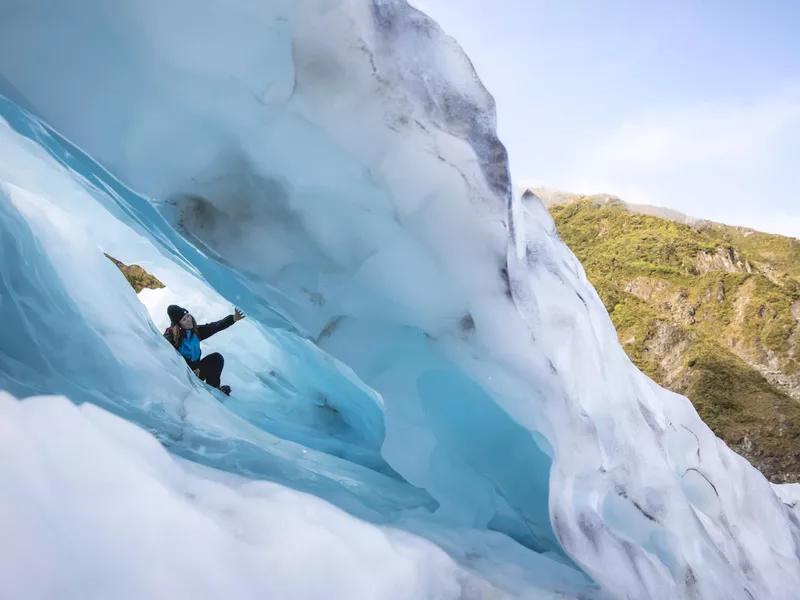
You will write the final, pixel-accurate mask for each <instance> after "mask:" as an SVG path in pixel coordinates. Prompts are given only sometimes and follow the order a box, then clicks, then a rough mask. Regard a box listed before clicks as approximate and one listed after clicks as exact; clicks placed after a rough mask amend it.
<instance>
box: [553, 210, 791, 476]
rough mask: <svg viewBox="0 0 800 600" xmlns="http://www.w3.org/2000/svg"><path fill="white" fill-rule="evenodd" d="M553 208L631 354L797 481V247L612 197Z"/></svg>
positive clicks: (751, 454)
mask: <svg viewBox="0 0 800 600" xmlns="http://www.w3.org/2000/svg"><path fill="white" fill-rule="evenodd" d="M546 203H547V204H548V205H549V210H550V212H551V214H552V215H553V218H554V219H555V222H556V226H557V228H558V231H559V233H560V234H561V236H562V238H563V239H564V241H565V242H566V243H567V245H568V246H569V247H570V248H571V249H572V251H573V252H574V253H575V254H576V255H577V256H578V258H579V259H580V260H581V262H582V263H583V265H584V268H585V269H586V272H587V275H588V277H589V279H590V280H591V282H592V283H593V284H594V286H595V288H596V289H597V292H598V294H599V295H600V297H601V298H602V300H603V303H604V304H605V306H606V308H607V309H608V312H609V314H610V315H611V319H612V320H613V322H614V325H615V326H616V328H617V333H618V335H619V339H620V342H621V343H622V345H623V347H624V348H625V351H626V352H627V353H628V356H629V357H630V358H631V360H632V361H633V362H634V363H635V364H636V365H637V366H638V367H639V368H640V369H642V370H643V371H644V372H645V373H647V374H648V375H649V376H650V377H652V378H653V379H654V380H655V381H657V382H658V383H660V384H661V385H663V386H665V387H667V388H669V389H671V390H673V391H675V392H678V393H681V394H685V395H687V396H688V397H689V398H690V399H691V400H692V402H693V403H694V405H695V407H696V408H697V411H698V412H699V413H700V416H701V417H702V418H703V419H704V420H705V421H706V423H708V425H709V426H710V427H711V428H712V429H713V430H714V432H715V433H716V434H717V435H718V436H719V437H721V438H722V439H723V440H725V442H726V443H727V444H728V445H729V446H730V447H731V448H733V449H735V450H736V451H737V452H739V453H740V454H742V455H743V456H744V457H746V458H747V459H748V460H749V461H750V462H751V463H752V464H753V465H754V466H756V467H757V468H759V469H760V470H761V471H762V472H763V473H764V474H765V475H766V476H767V477H768V478H769V479H770V480H772V481H773V482H796V481H800V364H799V363H798V358H799V357H798V350H799V344H798V342H800V327H799V326H798V325H799V323H800V283H799V282H800V242H798V240H795V239H791V238H787V237H782V236H778V235H769V234H764V233H759V232H755V231H752V230H748V229H744V228H739V227H731V226H727V225H721V224H716V223H710V222H707V221H691V220H688V219H683V218H682V219H681V221H682V222H675V221H673V220H670V219H668V218H660V217H656V216H652V214H649V215H648V214H636V213H635V212H632V211H633V210H636V209H635V208H634V209H631V208H629V206H628V205H626V204H625V203H623V202H621V201H620V200H618V199H616V198H613V197H609V196H569V195H566V194H562V195H561V197H560V198H559V199H558V200H556V201H553V200H552V199H551V200H550V201H549V202H546ZM636 212H640V211H638V210H636Z"/></svg>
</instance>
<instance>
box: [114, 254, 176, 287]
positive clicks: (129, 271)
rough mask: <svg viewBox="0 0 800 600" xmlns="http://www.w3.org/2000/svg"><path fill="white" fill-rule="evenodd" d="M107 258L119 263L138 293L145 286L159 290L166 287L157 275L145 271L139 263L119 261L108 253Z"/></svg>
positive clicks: (118, 266)
mask: <svg viewBox="0 0 800 600" xmlns="http://www.w3.org/2000/svg"><path fill="white" fill-rule="evenodd" d="M106 258H108V260H110V261H111V262H113V263H114V264H115V265H117V268H118V269H119V270H120V271H122V274H123V275H124V276H125V279H127V280H128V283H130V284H131V287H132V288H133V289H134V291H135V292H136V293H137V294H138V293H139V292H141V291H142V290H143V289H145V288H147V289H151V290H158V289H161V288H163V287H164V284H163V283H161V282H160V281H159V280H158V279H157V278H156V277H155V276H153V275H151V274H150V273H148V272H147V271H145V270H144V269H143V268H142V267H140V266H139V265H126V264H125V263H123V262H120V261H118V260H117V259H116V258H114V257H113V256H109V255H108V254H106Z"/></svg>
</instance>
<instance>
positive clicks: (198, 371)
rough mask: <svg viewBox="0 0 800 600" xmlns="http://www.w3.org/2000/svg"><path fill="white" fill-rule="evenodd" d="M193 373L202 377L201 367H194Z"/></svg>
mask: <svg viewBox="0 0 800 600" xmlns="http://www.w3.org/2000/svg"><path fill="white" fill-rule="evenodd" d="M192 373H194V374H195V375H197V376H198V377H200V369H192Z"/></svg>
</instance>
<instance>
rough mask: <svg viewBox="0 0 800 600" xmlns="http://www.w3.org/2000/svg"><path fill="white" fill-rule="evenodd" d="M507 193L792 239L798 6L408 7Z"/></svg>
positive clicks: (612, 1)
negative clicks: (499, 162) (600, 199)
mask: <svg viewBox="0 0 800 600" xmlns="http://www.w3.org/2000/svg"><path fill="white" fill-rule="evenodd" d="M412 3H413V4H415V5H417V6H419V7H420V8H421V9H423V10H425V11H426V12H428V14H430V15H431V16H433V17H434V18H435V19H436V20H437V21H438V22H439V23H440V25H441V26H442V27H443V28H444V29H445V30H446V31H447V32H448V33H450V34H451V35H453V36H454V37H455V38H456V39H457V40H458V41H459V42H460V43H461V45H462V46H463V47H464V49H465V50H466V51H467V54H469V56H470V58H471V59H472V61H473V63H474V64H475V67H476V68H477V70H478V73H479V75H480V76H481V79H482V80H483V82H484V83H485V85H486V87H487V88H488V89H489V91H491V92H492V94H493V95H494V97H495V99H496V100H497V104H498V114H499V127H500V136H501V138H502V140H503V141H504V142H505V144H506V146H507V147H508V149H509V153H510V156H511V166H512V172H513V175H514V177H515V179H516V180H517V181H518V182H520V183H540V184H544V185H548V186H551V187H556V188H560V189H566V190H569V191H577V192H608V193H613V194H617V195H619V196H621V197H622V198H624V199H626V200H630V201H632V202H644V203H649V204H656V205H659V206H668V207H671V208H676V209H678V210H681V211H683V212H686V213H688V214H691V215H694V216H697V217H704V218H710V219H714V220H718V221H723V222H727V223H732V224H741V225H748V226H751V227H755V228H758V229H763V230H768V231H774V232H779V233H785V234H790V235H795V236H797V237H800V0H786V1H778V0H764V1H755V0H752V1H742V0H729V1H722V0H694V1H688V0H686V1H684V0H670V1H668V0H662V1H660V2H656V1H654V2H649V1H641V0H624V1H623V0H607V1H598V0H594V1H592V0H584V1H579V0H493V1H492V2H488V1H487V0H457V1H456V0H414V1H413V2H412Z"/></svg>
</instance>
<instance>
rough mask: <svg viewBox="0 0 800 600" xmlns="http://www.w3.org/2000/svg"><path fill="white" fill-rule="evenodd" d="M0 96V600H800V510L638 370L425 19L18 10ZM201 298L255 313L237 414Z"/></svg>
mask: <svg viewBox="0 0 800 600" xmlns="http://www.w3.org/2000/svg"><path fill="white" fill-rule="evenodd" d="M0 93H1V94H2V98H0V116H1V117H2V119H3V121H2V123H0V157H1V158H2V160H0V268H1V269H2V276H0V319H2V324H3V334H2V336H0V389H3V390H6V391H7V394H6V395H4V396H3V397H2V398H0V415H2V417H0V428H2V431H0V434H1V435H0V449H1V450H2V456H1V457H0V458H2V461H0V464H2V467H0V478H2V481H0V506H2V507H4V509H3V510H2V511H0V520H2V521H3V529H4V530H7V531H9V532H10V534H9V536H7V537H6V538H5V539H9V540H12V542H11V543H9V542H6V541H4V545H3V549H2V555H1V557H2V559H3V560H0V576H1V577H2V580H3V581H4V582H8V586H7V587H6V589H7V590H10V591H3V592H0V594H2V593H9V594H11V595H10V596H9V597H36V598H40V597H41V598H45V597H64V596H67V597H69V596H70V595H71V596H76V597H77V596H80V597H87V596H88V597H91V596H92V594H94V595H95V597H100V596H103V595H105V596H104V597H108V596H109V595H114V596H115V597H131V598H133V597H142V595H152V596H165V597H166V596H170V597H209V598H213V597H222V596H228V595H232V596H234V597H245V598H246V597H264V595H265V594H266V595H267V596H268V597H287V598H289V597H292V598H295V597H296V598H317V597H322V596H326V597H341V598H352V597H364V598H495V597H529V598H565V597H566V598H570V597H571V598H597V599H600V598H620V599H623V598H636V599H639V598H664V599H673V598H702V599H717V598H719V599H723V598H724V599H739V598H741V599H743V600H747V599H750V598H759V599H760V598H778V599H782V598H787V599H788V598H793V597H795V595H796V590H797V589H800V546H798V544H800V523H799V522H798V517H797V515H796V513H795V512H793V509H792V506H791V505H792V504H793V502H792V501H791V498H792V495H793V494H794V490H792V489H788V488H782V489H780V490H778V492H779V494H780V498H779V496H778V495H776V493H775V492H774V491H773V489H772V488H771V486H770V485H769V483H768V482H767V481H766V480H765V479H764V478H763V477H762V476H761V475H760V474H759V473H758V472H757V471H756V470H755V469H753V468H752V467H751V466H750V465H749V464H748V463H747V462H746V461H744V460H743V459H742V458H740V457H739V456H738V455H736V454H735V453H733V452H732V451H730V450H729V449H728V448H727V447H726V446H725V445H724V444H723V443H722V442H721V441H720V440H718V439H717V438H716V437H714V435H713V434H712V433H711V432H710V431H709V430H708V428H707V427H706V426H705V425H704V424H703V423H702V422H701V420H700V419H699V417H698V416H697V414H696V412H695V411H694V409H693V408H692V406H691V404H690V403H689V401H688V400H686V399H685V398H683V397H680V396H677V395H675V394H671V393H669V392H667V391H665V390H662V389H661V388H659V387H658V386H656V385H655V384H654V383H653V382H651V381H650V380H649V379H647V378H646V377H645V376H644V375H642V374H641V373H640V372H639V371H637V370H636V369H635V367H634V366H633V365H632V364H631V363H630V362H629V361H628V359H627V358H626V357H625V355H624V353H623V351H622V349H621V348H620V347H619V345H618V343H617V339H616V334H615V332H614V329H613V326H612V324H611V323H610V321H609V319H608V317H607V315H606V313H605V310H604V308H603V306H602V304H601V302H600V300H599V298H598V297H597V295H596V293H595V292H594V290H593V289H592V288H591V286H590V284H589V283H588V282H587V280H586V278H585V275H584V273H583V270H582V268H581V266H580V264H579V263H578V261H577V260H576V259H575V257H574V256H573V255H572V254H571V253H570V252H569V250H568V249H567V248H566V247H565V246H564V244H563V243H562V242H561V240H560V239H559V237H558V235H557V233H556V231H555V229H554V226H553V223H552V221H551V220H550V218H549V216H548V215H547V212H546V211H545V209H544V208H543V206H542V204H541V203H540V202H539V201H538V199H536V198H535V197H527V198H524V199H520V198H516V197H515V196H514V195H513V194H512V185H511V180H510V175H509V171H508V164H507V160H506V156H505V150H504V148H503V146H502V144H501V143H500V141H499V140H498V139H497V137H496V133H495V114H494V104H493V101H492V98H491V96H490V95H489V94H488V93H487V92H486V90H485V89H484V88H483V87H482V85H481V83H480V81H479V80H478V78H477V76H476V75H475V72H474V70H473V69H472V66H471V65H470V63H469V61H468V59H467V58H466V57H465V56H464V54H463V53H462V52H461V50H460V49H459V47H458V45H457V44H456V42H455V41H453V40H452V39H450V38H449V37H447V36H446V35H445V34H444V33H443V32H442V31H441V30H440V28H439V27H438V26H437V25H436V24H435V23H434V22H432V21H431V20H430V19H429V18H427V17H426V16H425V15H424V14H423V13H421V12H419V11H417V10H416V9H414V8H412V7H410V6H409V5H407V4H406V3H405V2H400V1H395V0H372V1H363V0H350V1H334V0H331V1H324V0H317V1H311V0H294V1H292V2H289V1H285V2H284V1H279V0H275V1H269V0H258V1H256V0H236V1H234V2H224V3H223V2H221V1H219V0H198V1H196V2H193V3H188V2H186V1H185V0H160V1H158V2H156V1H155V0H137V1H133V0H120V1H118V2H114V3H109V2H105V1H101V0H73V1H71V2H69V3H64V2H58V1H57V0H36V1H30V0H6V1H5V2H3V3H2V5H0ZM101 249H102V250H105V251H107V252H109V253H112V254H114V255H115V256H117V257H118V258H120V259H122V260H128V261H129V262H130V261H138V262H141V263H143V264H146V265H147V267H148V269H149V270H152V271H153V272H154V273H155V274H156V275H157V276H158V277H159V278H161V279H162V281H164V282H165V283H166V284H167V289H166V290H145V291H144V292H142V294H141V298H140V299H137V298H136V296H135V295H134V294H133V292H132V291H131V290H130V288H129V287H128V285H127V283H126V282H125V280H124V279H123V278H122V276H121V275H120V274H119V273H118V272H117V271H116V270H115V267H114V266H113V265H112V264H111V263H110V262H108V261H107V260H106V259H105V258H104V257H103V255H102V252H101ZM140 300H141V301H140ZM172 301H176V302H179V303H183V304H190V305H191V306H190V307H191V308H192V310H194V311H195V312H197V313H198V316H200V317H206V316H207V317H208V318H214V317H215V316H216V315H219V313H220V311H224V310H229V307H230V305H231V304H235V305H237V306H240V307H241V308H242V309H243V310H245V312H247V314H248V316H249V319H248V320H247V321H245V322H243V323H241V324H237V326H236V328H235V329H232V330H231V331H230V332H225V333H223V334H220V335H219V336H217V337H216V338H214V339H213V340H211V341H210V342H209V346H208V349H207V350H206V351H211V350H213V349H219V350H220V351H222V352H223V354H224V355H225V356H226V359H227V364H226V372H225V376H226V378H227V381H229V382H231V383H232V384H233V386H234V388H235V390H236V393H235V394H234V396H233V397H232V398H231V399H230V400H226V399H224V398H222V397H220V396H219V394H218V392H216V391H214V390H211V389H210V388H207V387H206V386H205V385H203V384H202V383H199V382H198V381H197V380H196V379H194V378H193V376H191V374H190V373H189V372H188V371H187V369H186V368H185V365H184V364H183V363H182V361H181V359H180V358H179V357H177V355H176V354H175V352H174V351H173V350H172V349H171V348H170V347H169V345H168V344H166V343H165V342H164V341H163V339H162V338H161V333H160V331H161V329H163V326H164V323H163V319H164V307H165V306H166V304H168V303H170V302H172ZM148 308H149V309H150V312H148V310H147V309H148ZM9 394H10V395H9ZM12 395H13V397H12ZM52 395H58V396H63V397H66V398H69V400H71V401H72V403H73V404H70V403H68V402H67V401H66V400H64V399H63V398H61V399H58V398H53V397H42V396H52ZM31 396H34V398H31V399H28V400H24V401H22V402H18V401H17V400H15V399H13V398H14V397H15V398H28V397H31ZM109 413H113V415H112V414H109ZM141 429H144V430H146V431H147V432H149V433H145V432H143V431H141ZM153 437H155V439H157V440H158V441H159V442H160V445H159V444H158V443H156V441H155V439H153ZM781 498H782V500H781ZM78 547H80V548H81V549H82V552H75V548H78ZM54 565H57V568H55V566H54ZM12 592H13V593H12ZM126 594H127V595H126Z"/></svg>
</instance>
